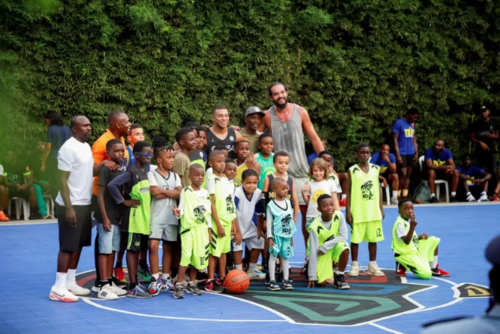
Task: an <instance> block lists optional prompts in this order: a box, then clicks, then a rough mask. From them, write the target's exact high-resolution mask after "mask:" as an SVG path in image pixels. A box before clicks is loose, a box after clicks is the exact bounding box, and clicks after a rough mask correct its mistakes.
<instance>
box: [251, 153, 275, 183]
mask: <svg viewBox="0 0 500 334" xmlns="http://www.w3.org/2000/svg"><path fill="white" fill-rule="evenodd" d="M273 157H274V153H271V155H270V156H269V158H264V157H263V156H262V155H261V154H260V152H259V153H257V154H256V155H255V160H257V162H258V163H259V165H260V178H259V184H258V185H257V187H258V188H259V189H260V190H262V189H264V181H265V180H266V177H267V176H268V175H269V174H272V173H276V168H274V163H273ZM269 188H271V185H269Z"/></svg>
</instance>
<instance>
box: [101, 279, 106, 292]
mask: <svg viewBox="0 0 500 334" xmlns="http://www.w3.org/2000/svg"><path fill="white" fill-rule="evenodd" d="M106 284H108V280H104V281H103V280H101V290H102V288H104V286H105V285H106Z"/></svg>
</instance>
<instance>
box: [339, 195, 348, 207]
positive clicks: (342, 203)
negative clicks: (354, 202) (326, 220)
mask: <svg viewBox="0 0 500 334" xmlns="http://www.w3.org/2000/svg"><path fill="white" fill-rule="evenodd" d="M339 204H340V206H346V205H347V197H346V198H344V199H343V200H341V201H340V202H339Z"/></svg>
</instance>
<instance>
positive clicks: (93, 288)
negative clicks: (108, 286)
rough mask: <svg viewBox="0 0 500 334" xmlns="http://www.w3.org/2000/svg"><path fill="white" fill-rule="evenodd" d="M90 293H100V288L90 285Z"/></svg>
mask: <svg viewBox="0 0 500 334" xmlns="http://www.w3.org/2000/svg"><path fill="white" fill-rule="evenodd" d="M91 290H92V292H95V293H99V291H101V287H100V286H95V285H92V289H91Z"/></svg>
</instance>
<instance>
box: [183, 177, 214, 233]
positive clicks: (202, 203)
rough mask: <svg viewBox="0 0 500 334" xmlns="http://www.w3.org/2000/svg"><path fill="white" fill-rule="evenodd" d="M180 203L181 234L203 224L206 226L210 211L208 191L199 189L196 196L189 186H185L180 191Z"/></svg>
mask: <svg viewBox="0 0 500 334" xmlns="http://www.w3.org/2000/svg"><path fill="white" fill-rule="evenodd" d="M181 203H182V216H181V231H180V233H181V234H182V233H183V232H185V231H187V230H190V229H191V228H193V227H196V226H199V225H203V224H204V225H205V226H207V228H208V220H209V219H210V215H211V213H212V209H211V202H210V196H209V195H208V191H206V190H205V189H200V191H199V194H198V196H197V195H196V194H195V191H194V190H193V188H192V187H191V186H189V187H186V188H184V189H182V191H181Z"/></svg>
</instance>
